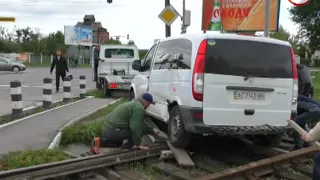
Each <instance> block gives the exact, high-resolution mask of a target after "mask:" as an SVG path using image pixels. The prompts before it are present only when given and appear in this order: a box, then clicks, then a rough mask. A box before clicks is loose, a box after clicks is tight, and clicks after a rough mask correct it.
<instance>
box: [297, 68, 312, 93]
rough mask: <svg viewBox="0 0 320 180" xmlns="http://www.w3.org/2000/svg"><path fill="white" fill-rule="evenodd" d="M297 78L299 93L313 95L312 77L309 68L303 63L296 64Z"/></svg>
mask: <svg viewBox="0 0 320 180" xmlns="http://www.w3.org/2000/svg"><path fill="white" fill-rule="evenodd" d="M297 70H298V78H299V81H298V82H299V88H298V91H299V95H304V96H307V97H311V98H312V97H313V93H314V89H313V85H312V78H311V74H310V71H309V69H308V68H307V67H306V66H304V65H303V64H297Z"/></svg>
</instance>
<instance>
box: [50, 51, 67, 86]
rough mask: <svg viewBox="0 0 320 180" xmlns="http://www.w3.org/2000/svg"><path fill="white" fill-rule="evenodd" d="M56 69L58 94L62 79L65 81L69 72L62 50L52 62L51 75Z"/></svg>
mask: <svg viewBox="0 0 320 180" xmlns="http://www.w3.org/2000/svg"><path fill="white" fill-rule="evenodd" d="M54 68H56V92H59V86H60V77H61V78H62V80H64V77H66V71H67V72H69V68H68V63H67V60H66V58H65V57H63V56H61V51H60V50H58V51H57V53H56V56H55V57H54V58H53V60H52V63H51V68H50V74H52V71H53V69H54Z"/></svg>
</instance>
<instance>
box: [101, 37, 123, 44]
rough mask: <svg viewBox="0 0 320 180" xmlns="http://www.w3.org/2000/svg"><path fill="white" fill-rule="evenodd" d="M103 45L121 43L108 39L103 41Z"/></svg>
mask: <svg viewBox="0 0 320 180" xmlns="http://www.w3.org/2000/svg"><path fill="white" fill-rule="evenodd" d="M103 44H121V42H120V41H119V40H115V39H112V38H110V39H109V40H105V41H104V42H103Z"/></svg>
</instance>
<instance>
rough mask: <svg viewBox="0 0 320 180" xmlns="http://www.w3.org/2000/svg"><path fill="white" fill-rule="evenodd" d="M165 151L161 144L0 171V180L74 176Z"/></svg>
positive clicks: (165, 146) (153, 155)
mask: <svg viewBox="0 0 320 180" xmlns="http://www.w3.org/2000/svg"><path fill="white" fill-rule="evenodd" d="M167 149H168V146H167V145H163V144H162V145H156V146H152V147H151V148H150V149H149V150H131V151H125V152H117V153H112V154H105V155H95V156H88V157H82V158H77V159H70V160H66V161H60V162H55V163H49V164H43V165H37V166H31V167H26V168H20V169H14V170H8V171H2V172H0V179H1V180H12V179H26V178H27V179H34V180H42V179H47V178H54V177H60V176H64V175H69V174H75V173H79V172H84V171H89V170H94V169H99V168H103V167H108V166H113V165H117V164H122V163H128V162H132V161H137V160H141V159H145V158H149V157H155V156H159V155H160V152H161V151H162V150H167Z"/></svg>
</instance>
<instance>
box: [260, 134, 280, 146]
mask: <svg viewBox="0 0 320 180" xmlns="http://www.w3.org/2000/svg"><path fill="white" fill-rule="evenodd" d="M283 135H284V134H283V133H280V134H272V135H261V136H258V137H257V138H258V144H260V145H263V146H268V147H274V146H278V145H279V144H280V143H281V141H282V136H283Z"/></svg>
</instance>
